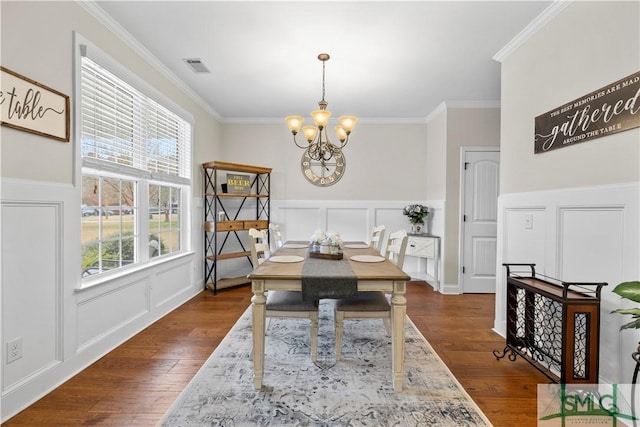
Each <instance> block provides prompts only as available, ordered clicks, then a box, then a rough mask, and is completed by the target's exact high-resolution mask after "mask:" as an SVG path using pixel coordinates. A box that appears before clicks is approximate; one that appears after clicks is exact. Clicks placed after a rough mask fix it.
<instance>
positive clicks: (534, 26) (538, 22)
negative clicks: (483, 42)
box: [493, 0, 573, 62]
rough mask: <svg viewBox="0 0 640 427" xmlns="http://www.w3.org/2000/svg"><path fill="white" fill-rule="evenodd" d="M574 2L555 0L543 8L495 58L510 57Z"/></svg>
mask: <svg viewBox="0 0 640 427" xmlns="http://www.w3.org/2000/svg"><path fill="white" fill-rule="evenodd" d="M572 2H573V0H554V1H553V3H551V4H550V5H549V7H547V8H546V9H545V10H543V11H542V13H541V14H540V15H538V16H537V17H536V18H535V19H534V20H533V21H531V22H530V23H529V24H528V25H527V26H526V27H524V28H523V29H522V31H520V32H519V33H518V34H517V35H516V36H515V37H514V38H513V39H511V41H510V42H509V43H507V44H506V45H505V46H504V47H503V48H502V49H500V50H499V51H498V53H496V54H495V55H493V59H494V60H496V61H498V62H503V61H504V60H505V59H507V58H508V57H509V55H511V54H512V53H513V52H515V51H516V50H518V48H519V47H520V46H522V45H523V44H524V43H525V42H526V41H527V40H529V39H530V38H531V37H533V35H534V34H536V33H537V32H538V31H540V30H541V29H542V28H543V27H544V26H545V25H547V24H548V23H549V22H551V21H552V20H553V19H554V18H555V17H556V16H558V15H559V14H560V12H562V11H563V10H564V9H565V8H566V7H567V6H569V4H571V3H572Z"/></svg>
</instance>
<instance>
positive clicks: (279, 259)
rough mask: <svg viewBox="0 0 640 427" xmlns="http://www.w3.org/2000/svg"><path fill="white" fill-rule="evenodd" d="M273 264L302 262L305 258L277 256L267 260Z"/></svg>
mask: <svg viewBox="0 0 640 427" xmlns="http://www.w3.org/2000/svg"><path fill="white" fill-rule="evenodd" d="M267 259H268V260H269V261H271V262H285V263H286V262H300V261H304V257H301V256H298V255H276V256H272V257H269V258H267Z"/></svg>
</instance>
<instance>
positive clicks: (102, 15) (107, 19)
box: [76, 0, 222, 121]
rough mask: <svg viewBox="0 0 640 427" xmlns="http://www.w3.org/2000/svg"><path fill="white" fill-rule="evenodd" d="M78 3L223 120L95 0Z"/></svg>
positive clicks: (220, 118) (82, 0)
mask: <svg viewBox="0 0 640 427" xmlns="http://www.w3.org/2000/svg"><path fill="white" fill-rule="evenodd" d="M76 4H78V5H79V6H80V7H82V8H83V9H84V10H85V11H87V12H88V13H89V14H90V15H91V16H93V17H94V18H95V19H96V20H98V22H100V23H101V24H102V25H104V26H105V28H107V29H108V30H109V31H111V32H112V33H113V34H114V35H115V36H116V37H118V38H119V39H120V40H122V41H123V42H124V43H125V44H126V45H127V46H129V47H130V48H131V49H132V50H133V51H134V52H136V53H137V54H138V55H140V56H141V57H142V59H144V60H145V61H146V62H148V63H149V64H150V65H151V66H152V67H153V68H155V69H156V70H158V71H159V72H160V74H162V75H163V76H164V77H166V78H167V79H168V80H169V81H170V82H171V83H173V84H174V85H176V86H177V87H178V88H179V89H180V90H181V91H183V92H184V93H185V94H186V95H187V96H188V97H190V98H191V99H192V100H193V101H194V102H195V103H196V104H198V105H199V106H201V107H202V108H203V109H204V110H205V111H206V112H207V113H209V114H210V115H211V116H212V117H213V118H215V119H216V120H218V121H222V116H220V114H219V113H218V112H217V111H216V110H214V109H213V108H212V107H211V105H209V104H208V103H207V102H205V100H203V99H202V98H201V97H200V96H198V94H196V93H195V92H194V91H193V90H192V89H191V88H190V87H189V86H187V85H186V84H185V82H183V81H182V80H181V79H180V78H179V77H178V76H176V75H175V74H174V73H173V72H172V71H171V70H170V69H169V68H167V67H166V66H165V65H164V64H163V63H162V62H160V60H159V59H158V58H156V57H155V56H154V55H153V54H152V53H151V52H150V51H149V50H148V49H147V48H146V47H144V46H143V45H142V44H141V43H140V42H139V41H138V40H136V39H135V37H133V36H132V35H131V33H129V32H128V31H127V30H125V29H124V28H123V27H122V26H121V25H120V24H118V22H116V21H115V20H114V19H113V18H112V17H111V16H110V15H109V14H108V13H106V12H105V11H104V10H103V9H102V8H101V7H100V6H98V5H97V4H96V2H95V1H94V0H76Z"/></svg>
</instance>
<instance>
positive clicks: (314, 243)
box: [310, 230, 327, 252]
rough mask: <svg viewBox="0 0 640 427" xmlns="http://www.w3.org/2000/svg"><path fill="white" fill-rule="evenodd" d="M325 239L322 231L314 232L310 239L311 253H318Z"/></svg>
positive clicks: (325, 235) (325, 236)
mask: <svg viewBox="0 0 640 427" xmlns="http://www.w3.org/2000/svg"><path fill="white" fill-rule="evenodd" d="M326 238H327V234H326V233H325V232H324V231H322V230H316V231H315V232H314V233H313V234H312V235H311V238H310V242H311V252H320V248H321V246H322V243H323V242H324V241H325V239H326Z"/></svg>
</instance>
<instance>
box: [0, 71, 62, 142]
mask: <svg viewBox="0 0 640 427" xmlns="http://www.w3.org/2000/svg"><path fill="white" fill-rule="evenodd" d="M0 71H2V77H1V78H0V82H1V85H2V86H1V87H0V123H1V124H2V125H3V126H8V127H12V128H14V129H20V130H23V131H26V132H31V133H35V134H37V135H42V136H46V137H49V138H53V139H57V140H59V141H64V142H69V132H70V131H69V119H70V113H69V97H68V96H67V95H65V94H63V93H60V92H58V91H56V90H53V89H51V88H50V87H47V86H45V85H43V84H40V83H38V82H36V81H33V80H31V79H29V78H27V77H24V76H22V75H20V74H18V73H16V72H14V71H11V70H9V69H7V68H5V67H2V66H0Z"/></svg>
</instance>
